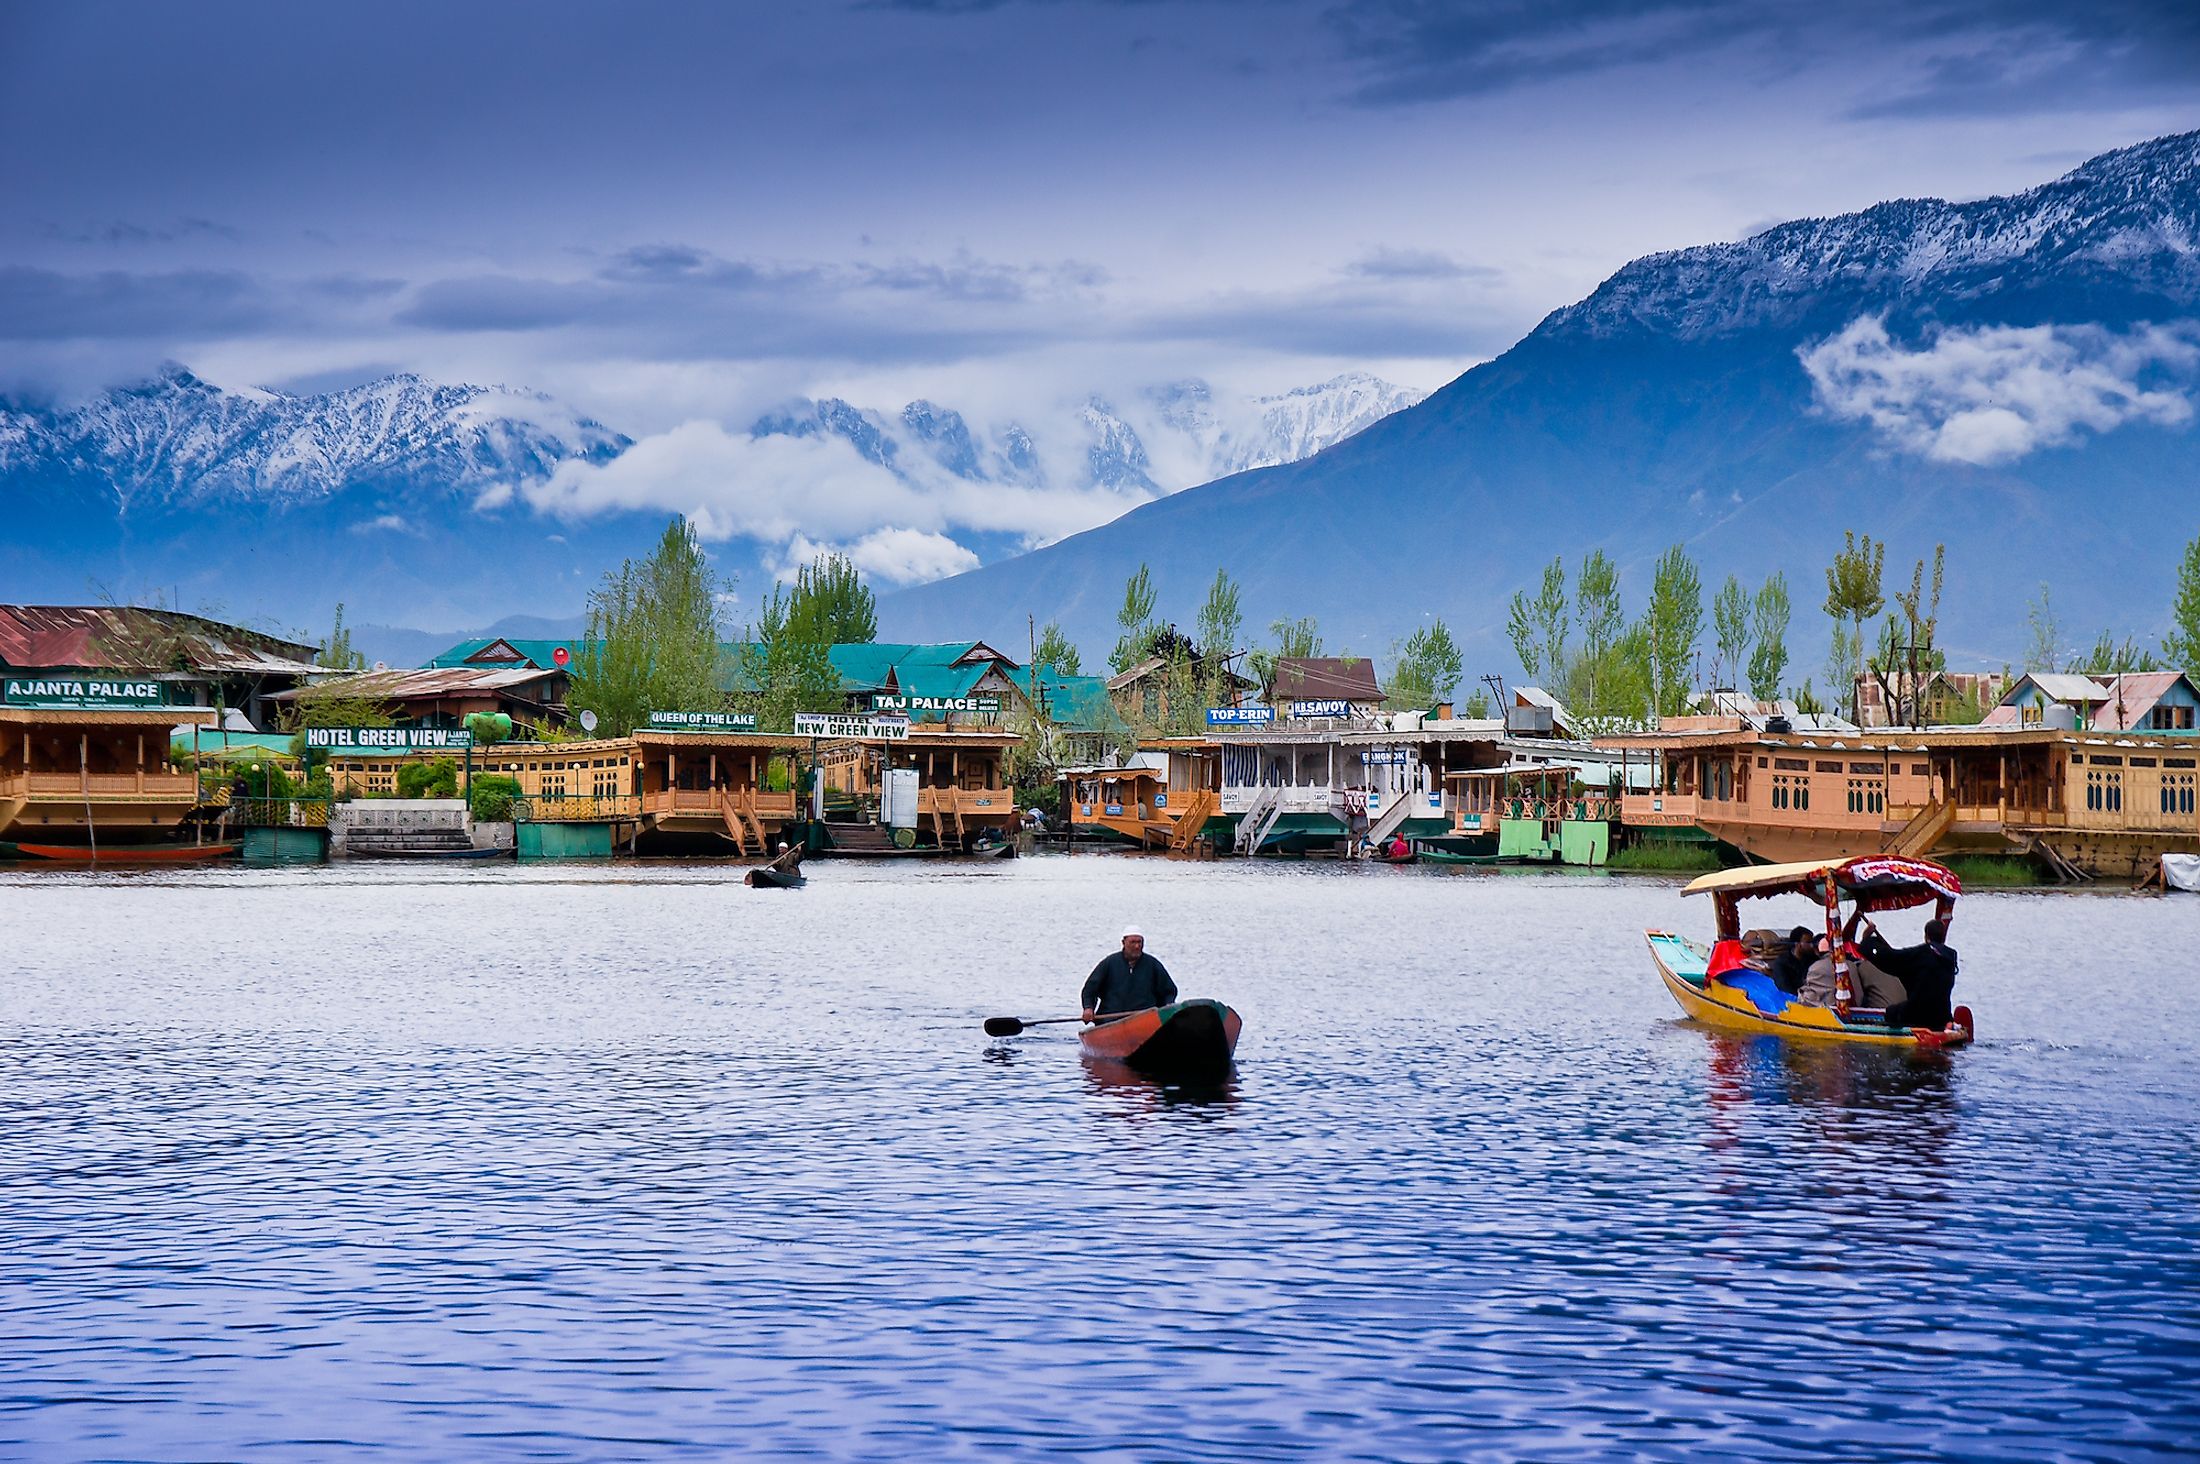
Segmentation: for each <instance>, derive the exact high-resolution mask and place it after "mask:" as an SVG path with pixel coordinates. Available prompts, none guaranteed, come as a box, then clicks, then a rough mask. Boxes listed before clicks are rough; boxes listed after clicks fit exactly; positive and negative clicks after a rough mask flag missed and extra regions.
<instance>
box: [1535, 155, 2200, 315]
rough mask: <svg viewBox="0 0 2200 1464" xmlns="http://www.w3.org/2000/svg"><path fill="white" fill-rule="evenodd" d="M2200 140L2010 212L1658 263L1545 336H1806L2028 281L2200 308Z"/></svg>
mask: <svg viewBox="0 0 2200 1464" xmlns="http://www.w3.org/2000/svg"><path fill="white" fill-rule="evenodd" d="M2196 143H2200V133H2191V132H2188V133H2184V134H2182V135H2179V136H2175V137H2161V138H2156V139H2155V140H2154V141H2152V142H2145V143H2141V144H2139V145H2138V146H2136V147H2127V148H2123V149H2120V150H2118V151H2116V152H2111V153H2103V154H2102V155H2101V156H2099V157H2097V158H2094V159H2092V160H2091V161H2089V162H2087V163H2085V164H2084V165H2083V166H2081V167H2079V168H2076V169H2074V170H2072V171H2071V172H2069V173H2066V174H2064V175H2063V176H2062V177H2060V178H2057V179H2056V180H2055V181H2054V182H2052V183H2045V184H2042V185H2040V186H2039V187H2037V188H2031V189H2027V190H2025V191H2024V192H2022V193H2016V194H2011V195H2008V196H2006V197H2000V198H1981V199H1976V200H1973V201H1971V202H1968V203H1945V202H1943V201H1941V200H1940V199H1937V198H1911V199H1901V200H1897V201H1895V202H1891V203H1882V204H1878V205H1876V206H1874V207H1872V208H1868V209H1864V210H1863V211H1861V212H1859V213H1852V214H1843V215H1841V216H1840V217H1838V218H1827V219H1799V220H1796V221H1795V222H1793V223H1786V224H1781V225H1778V226H1777V227H1775V228H1771V229H1767V230H1765V231H1764V232H1763V233H1760V234H1757V235H1754V236H1752V237H1751V238H1748V239H1745V240H1743V241H1741V242H1740V243H1737V244H1705V245H1699V246H1696V247H1694V248H1690V249H1680V250H1675V251H1673V252H1671V253H1666V254H1652V255H1647V256H1645V257H1644V258H1642V259H1638V260H1635V261H1634V262H1633V263H1631V264H1629V265H1627V266H1626V267H1624V268H1623V269H1621V270H1620V271H1619V272H1618V273H1617V274H1614V275H1613V276H1612V277H1611V278H1610V279H1608V280H1606V281H1605V282H1604V283H1603V284H1602V285H1601V286H1599V287H1598V289H1597V290H1596V292H1595V293H1594V294H1592V295H1590V296H1589V298H1588V299H1586V300H1583V301H1582V302H1580V303H1579V304H1577V305H1569V306H1567V307H1566V308H1565V309H1563V310H1559V311H1556V312H1555V313H1553V314H1552V315H1551V316H1550V317H1549V319H1547V320H1546V321H1545V322H1544V323H1543V325H1542V327H1541V328H1540V329H1539V330H1538V332H1537V334H1538V335H1544V336H1551V335H1561V334H1568V333H1576V332H1578V333H1582V334H1587V335H1594V336H1612V335H1616V334H1622V333H1626V332H1633V331H1656V332H1659V333H1662V334H1667V335H1671V336H1675V337H1681V338H1694V337H1705V336H1715V335H1723V334H1732V333H1736V332H1740V331H1745V330H1751V329H1757V328H1764V327H1776V326H1793V325H1799V324H1803V323H1805V322H1806V321H1808V320H1809V319H1810V318H1811V316H1812V315H1813V314H1814V313H1816V312H1817V311H1819V310H1820V309H1821V308H1822V307H1824V306H1825V305H1827V304H1834V305H1837V306H1838V305H1839V303H1840V302H1841V301H1842V300H1843V299H1844V298H1846V297H1852V296H1857V295H1869V296H1871V297H1873V298H1875V299H1878V300H1880V301H1881V302H1883V303H1886V304H1890V305H1897V306H1899V305H1900V304H1901V303H1904V302H1910V301H1920V302H1931V304H1932V307H1933V309H1934V310H1935V311H1936V312H1937V313H1941V314H1946V313H1948V312H1949V309H1950V307H1953V306H1969V305H1987V304H1990V303H1991V302H1993V301H1994V299H1995V297H1996V296H1998V295H2007V294H2009V293H2011V292H2012V288H2013V287H2022V286H2023V285H2025V284H2026V283H2027V282H2028V281H2040V280H2044V279H2054V280H2057V281H2058V282H2060V283H2062V284H2063V285H2065V286H2068V287H2077V288H2082V287H2083V286H2084V285H2085V283H2086V282H2087V281H2089V280H2099V281H2103V282H2109V283H2112V284H2113V285H2114V286H2115V287H2116V288H2118V289H2128V288H2133V287H2137V288H2140V289H2148V290H2155V291H2159V292H2162V293H2163V294H2165V295H2166V296H2168V297H2170V298H2174V299H2182V300H2184V301H2187V302H2190V301H2193V300H2196V299H2200V145H2196Z"/></svg>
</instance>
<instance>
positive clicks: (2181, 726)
mask: <svg viewBox="0 0 2200 1464" xmlns="http://www.w3.org/2000/svg"><path fill="white" fill-rule="evenodd" d="M2147 726H2148V727H2150V728H2152V729H2153V730H2154V731H2156V732H2190V731H2191V730H2192V708H2191V707H2156V708H2155V709H2154V710H2153V711H2152V712H2150V713H2149V714H2148V715H2147Z"/></svg>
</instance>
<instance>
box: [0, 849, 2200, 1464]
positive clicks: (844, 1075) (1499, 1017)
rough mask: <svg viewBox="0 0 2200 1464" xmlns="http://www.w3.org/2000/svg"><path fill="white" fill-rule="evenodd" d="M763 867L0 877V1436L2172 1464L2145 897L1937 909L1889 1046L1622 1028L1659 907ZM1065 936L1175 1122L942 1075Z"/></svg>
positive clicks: (1281, 868) (1093, 862) (2193, 1383)
mask: <svg viewBox="0 0 2200 1464" xmlns="http://www.w3.org/2000/svg"><path fill="white" fill-rule="evenodd" d="M812 870H813V876H814V877H813V879H812V881H811V883H810V886H809V888H807V889H805V890H802V891H799V892H784V893H782V892H765V891H756V892H752V891H749V890H746V889H743V888H740V887H739V886H738V885H736V884H734V883H733V882H732V881H733V880H734V879H737V878H738V871H734V870H730V869H728V868H727V867H723V866H677V865H664V866H650V865H634V864H622V865H618V866H609V867H589V868H577V867H576V868H556V867H544V866H533V867H527V868H513V867H505V868H498V869H494V870H481V869H473V870H466V871H459V872H446V871H440V870H435V871H426V872H420V871H410V870H404V869H385V868H374V869H364V870H363V869H359V868H342V867H338V868H330V869H304V870H280V871H266V872H255V871H243V870H237V871H223V872H210V871H191V872H184V873H167V874H152V875H98V876H86V875H74V874H52V873H45V872H33V873H16V874H10V875H0V941H4V949H5V951H6V953H7V956H8V961H7V969H6V971H5V973H4V976H0V1039H4V1041H5V1051H4V1055H0V1135H4V1139H0V1452H4V1453H5V1454H6V1455H8V1456H10V1457H31V1458H37V1459H41V1460H78V1459H85V1460H89V1459H138V1460H149V1459H158V1460H186V1459H189V1460H196V1459H238V1458H251V1459H266V1460H319V1459H328V1458H332V1457H340V1456H344V1455H347V1454H351V1453H362V1454H363V1453H366V1452H369V1451H370V1450H371V1451H372V1452H374V1453H375V1454H377V1455H379V1456H381V1457H388V1458H413V1459H438V1460H441V1459H565V1458H643V1459H660V1458H681V1457H687V1458H697V1459H706V1458H724V1457H729V1456H732V1455H735V1454H738V1455H741V1456H743V1457H749V1458H772V1457H821V1458H928V1459H929V1458H959V1457H960V1458H969V1457H981V1456H1014V1455H1019V1454H1026V1453H1038V1452H1042V1451H1053V1450H1058V1451H1062V1452H1066V1453H1074V1454H1077V1455H1079V1456H1081V1457H1084V1458H1088V1459H1125V1460H1144V1459H1214V1460H1244V1459H1270V1458H1274V1459H1315V1458H1319V1459H1338V1458H1364V1459H1385V1460H1391V1459H1457V1458H1462V1457H1467V1456H1473V1455H1505V1456H1514V1457H1520V1456H1533V1457H1537V1458H1544V1459H1555V1458H1576V1457H1581V1458H1586V1457H1609V1456H1656V1457H1666V1458H1676V1459H1677V1458H1690V1459H1696V1458H1704V1457H1711V1456H1719V1455H1724V1456H1729V1457H1735V1458H1746V1459H1778V1458H1797V1459H1801V1458H1812V1459H1818V1458H1826V1457H1854V1458H1877V1457H1885V1456H1888V1455H1890V1454H1906V1455H1935V1454H1937V1455H1947V1456H1962V1457H1970V1458H1976V1457H1994V1456H2002V1457H2040V1456H2043V1455H2056V1456H2060V1457H2094V1458H2143V1457H2150V1456H2154V1457H2162V1456H2171V1455H2175V1454H2179V1453H2182V1452H2186V1451H2189V1450H2190V1449H2191V1448H2192V1447H2193V1444H2194V1440H2195V1439H2196V1438H2200V1140H2196V1132H2200V1129H2196V1119H2200V1102H2196V1100H2200V1064H2196V1061H2195V1057H2196V1053H2195V1041H2194V1033H2195V1032H2196V1031H2200V959H2196V958H2195V954H2194V953H2195V952H2196V951H2200V898H2194V897H2189V896H2187V897H2171V898H2168V899H2161V900H2143V899H2128V898H2106V897H2099V896H2087V895H2052V894H2048V895H2021V894H2015V895H2011V894H1983V895H1979V896H1974V897H1972V898H1970V899H1968V900H1966V901H1965V902H1964V904H1963V906H1962V909H1961V911H1960V912H1959V915H1958V919H1957V922H1956V929H1955V934H1954V942H1955V944H1956V945H1957V946H1958V947H1959V948H1960V949H1961V951H1962V954H1963V961H1964V974H1963V977H1962V979H1961V981H1960V982H1959V984H1958V987H1957V992H1958V996H1959V999H1961V1000H1964V1001H1966V1002H1968V1003H1969V1004H1970V1005H1972V1006H1973V1007H1974V1008H1975V1009H1976V1011H1977V1013H1978V1019H1979V1024H1980V1029H1981V1039H1982V1040H1981V1041H1980V1043H1979V1044H1978V1045H1977V1046H1976V1047H1974V1048H1972V1049H1970V1050H1968V1051H1964V1052H1960V1053H1956V1054H1953V1055H1951V1056H1948V1057H1944V1058H1918V1057H1910V1058H1905V1057H1902V1056H1895V1055H1887V1054H1880V1053H1871V1052H1865V1051H1857V1050H1845V1049H1839V1048H1813V1047H1805V1046H1800V1045H1788V1044H1783V1043H1781V1042H1780V1041H1778V1040H1775V1039H1762V1040H1737V1039H1733V1038H1725V1037H1720V1036H1716V1035H1714V1034H1712V1033H1710V1032H1708V1031H1705V1030H1703V1029H1701V1028H1697V1027H1694V1026H1691V1025H1688V1024H1685V1023H1683V1022H1681V1021H1679V1020H1678V1019H1677V1012H1676V1009H1675V1008H1674V1007H1673V1005H1672V1003H1671V1000H1670V998H1669V997H1667V995H1666V994H1665V992H1664V991H1663V990H1662V988H1661V987H1660V986H1659V984H1658V981H1657V978H1656V976H1655V974H1654V973H1653V971H1652V969H1651V966H1650V964H1649V960H1648V957H1647V955H1646V953H1645V951H1644V949H1643V943H1642V937H1641V932H1642V929H1643V927H1644V926H1646V925H1662V926H1668V927H1671V928H1674V929H1678V930H1683V931H1686V932H1689V933H1693V934H1701V933H1702V932H1703V930H1704V928H1705V927H1706V926H1707V925H1708V922H1709V920H1710V918H1711V911H1710V909H1709V907H1708V905H1706V904H1705V903H1704V902H1701V901H1693V900H1692V901H1686V902H1683V901H1682V900H1680V899H1679V898H1677V896H1676V893H1675V891H1676V886H1675V885H1673V884H1671V883H1667V882H1663V881H1656V880H1639V879H1616V878H1604V877H1596V876H1565V875H1532V876H1522V875H1513V874H1499V873H1496V872H1492V871H1484V870H1413V869H1387V868H1372V869H1353V868H1339V867H1331V866H1322V865H1276V866H1259V867H1247V866H1245V865H1242V864H1225V865H1199V866H1192V865H1183V864H1172V863H1169V862H1167V861H1163V860H1158V859H1137V858H1114V857H1105V856H1079V857H1052V858H1033V859H1024V860H1018V861H1014V862H1011V863H1007V864H984V865H977V864H971V865H959V866H955V867H947V866H935V867H930V868H893V869H882V868H865V867H861V866H850V865H834V864H828V863H819V864H815V865H813V866H812ZM1779 914H1780V911H1779V909H1778V907H1777V906H1775V907H1772V908H1771V910H1770V911H1769V913H1768V918H1767V921H1766V923H1773V918H1774V917H1777V916H1778V915H1779ZM1128 918H1135V919H1137V920H1139V921H1140V922H1142V923H1143V924H1144V925H1145V927H1146V930H1147V933H1148V937H1149V948H1150V949H1151V950H1152V951H1153V953H1154V954H1156V955H1158V956H1160V957H1161V958H1162V959H1163V960H1164V961H1166V962H1167V963H1168V965H1169V966H1170V967H1171V969H1172V970H1173V971H1174V972H1175V974H1176V976H1177V979H1178V981H1179V983H1180V985H1181V986H1182V987H1183V988H1184V989H1185V992H1186V994H1187V995H1217V996H1222V997H1224V998H1226V999H1228V1000H1229V1001H1231V1002H1232V1003H1233V1004H1234V1005H1236V1006H1237V1007H1238V1008H1239V1010H1240V1011H1242V1012H1243V1013H1244V1016H1245V1023H1246V1025H1245V1036H1244V1040H1243V1043H1242V1045H1241V1047H1240V1049H1239V1054H1238V1056H1239V1062H1238V1070H1237V1073H1236V1075H1235V1077H1234V1078H1233V1079H1232V1080H1231V1081H1229V1082H1228V1083H1226V1084H1223V1085H1221V1086H1220V1087H1218V1088H1213V1089H1207V1090H1184V1089H1172V1088H1166V1087H1158V1086H1154V1085H1152V1084H1149V1083H1146V1082H1144V1081H1142V1080H1126V1079H1125V1078H1123V1077H1122V1076H1120V1075H1118V1076H1110V1075H1109V1074H1106V1073H1101V1072H1095V1071H1093V1070H1090V1069H1088V1068H1087V1066H1086V1065H1085V1064H1084V1063H1083V1062H1082V1061H1081V1060H1080V1059H1079V1056H1078V1052H1077V1047H1076V1043H1075V1039H1074V1038H1073V1037H1072V1036H1070V1035H1069V1032H1068V1029H1064V1028H1059V1027H1057V1028H1042V1029H1039V1030H1038V1031H1037V1032H1035V1033H1032V1034H1029V1035H1027V1036H1025V1037H1022V1038H1019V1039H1014V1040H1012V1041H1008V1042H996V1041H992V1040H990V1039H988V1038H986V1037H985V1036H984V1035H983V1034H982V1033H981V1032H980V1030H979V1025H978V1024H979V1021H980V1019H982V1018H983V1017H985V1016H987V1015H989V1014H1014V1015H1019V1016H1023V1017H1026V1018H1031V1017H1041V1016H1053V1015H1060V1014H1062V1013H1065V1012H1074V1009H1075V993H1076V988H1077V985H1078V983H1079V981H1080V980H1081V978H1082V977H1083V975H1084V973H1085V972H1086V971H1087V970H1089V969H1090V967H1091V966H1092V964H1093V963H1094V962H1095V961H1096V960H1097V959H1098V958H1099V957H1100V956H1101V955H1103V954H1105V953H1106V952H1107V951H1108V950H1109V949H1111V948H1112V947H1113V946H1114V944H1115V936H1116V934H1117V933H1118V931H1119V930H1120V928H1121V926H1122V925H1123V923H1124V922H1125V920H1126V919H1128ZM1779 923H1782V924H1785V923H1789V922H1788V921H1787V920H1785V919H1781V920H1779ZM1885 923H1886V924H1887V925H1888V927H1889V929H1890V933H1898V932H1897V929H1896V928H1897V927H1899V928H1900V931H1904V932H1906V931H1914V929H1915V921H1914V920H1913V919H1906V918H1904V917H1891V918H1890V919H1888V920H1887V921H1886V922H1885Z"/></svg>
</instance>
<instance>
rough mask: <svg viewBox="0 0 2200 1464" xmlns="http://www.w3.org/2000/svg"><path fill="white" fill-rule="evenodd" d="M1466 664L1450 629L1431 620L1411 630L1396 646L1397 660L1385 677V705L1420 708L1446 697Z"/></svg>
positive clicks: (1430, 705) (1406, 708) (1420, 709)
mask: <svg viewBox="0 0 2200 1464" xmlns="http://www.w3.org/2000/svg"><path fill="white" fill-rule="evenodd" d="M1465 670H1466V664H1465V661H1464V659H1463V658H1462V657H1461V656H1460V654H1459V646H1458V644H1457V643H1456V642H1454V641H1453V640H1452V638H1451V631H1450V630H1449V629H1447V628H1446V627H1445V625H1444V622H1443V621H1441V620H1432V621H1430V622H1429V623H1428V624H1427V625H1424V626H1422V627H1421V628H1420V629H1419V630H1416V631H1415V632H1413V634H1411V635H1409V636H1407V637H1406V639H1405V644H1404V645H1403V646H1402V647H1400V648H1399V649H1398V652H1397V661H1396V662H1395V663H1394V664H1393V665H1392V666H1391V668H1390V675H1389V677H1388V678H1386V680H1387V683H1388V688H1387V689H1388V691H1389V694H1390V699H1389V705H1390V706H1391V707H1392V708H1394V709H1397V710H1401V711H1422V710H1426V709H1427V708H1429V707H1433V706H1435V705H1436V704H1437V703H1438V702H1442V701H1446V700H1449V699H1450V697H1451V694H1452V692H1453V690H1454V689H1455V688H1457V686H1458V685H1459V678H1460V676H1461V675H1462V674H1464V672H1465Z"/></svg>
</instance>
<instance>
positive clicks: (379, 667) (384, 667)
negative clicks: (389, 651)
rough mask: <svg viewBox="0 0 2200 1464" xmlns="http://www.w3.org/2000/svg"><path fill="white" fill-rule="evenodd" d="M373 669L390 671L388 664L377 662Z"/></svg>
mask: <svg viewBox="0 0 2200 1464" xmlns="http://www.w3.org/2000/svg"><path fill="white" fill-rule="evenodd" d="M374 669H375V670H377V671H387V670H389V669H390V663H389V662H387V661H377V662H375V663H374Z"/></svg>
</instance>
